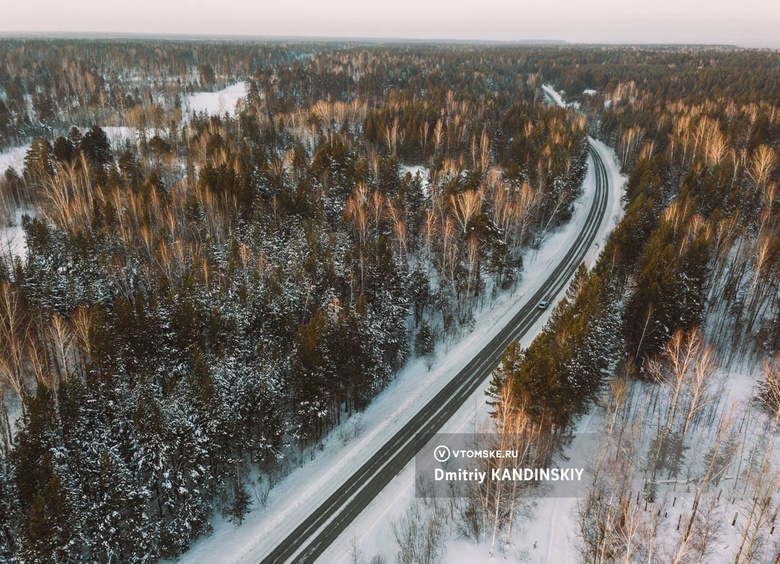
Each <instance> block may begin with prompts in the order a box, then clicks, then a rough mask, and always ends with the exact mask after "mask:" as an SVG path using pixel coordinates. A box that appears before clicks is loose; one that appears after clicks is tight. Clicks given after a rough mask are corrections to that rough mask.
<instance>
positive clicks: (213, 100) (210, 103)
mask: <svg viewBox="0 0 780 564" xmlns="http://www.w3.org/2000/svg"><path fill="white" fill-rule="evenodd" d="M245 97H246V83H245V82H237V83H236V84H233V85H231V86H228V87H227V88H224V89H222V90H218V91H217V92H196V93H194V94H189V95H187V96H185V97H184V99H183V100H182V109H184V110H185V111H186V114H187V115H192V113H193V112H195V113H198V114H199V113H202V112H205V113H207V114H209V115H224V114H225V113H228V114H231V115H232V114H235V113H236V104H237V103H238V101H239V100H242V99H243V98H245Z"/></svg>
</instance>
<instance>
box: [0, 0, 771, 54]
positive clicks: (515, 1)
mask: <svg viewBox="0 0 780 564" xmlns="http://www.w3.org/2000/svg"><path fill="white" fill-rule="evenodd" d="M0 31H3V32H35V31H45V32H97V33H99V32H106V33H152V34H198V35H203V34H216V35H261V36H274V35H276V36H318V37H323V36H326V37H381V38H416V39H488V40H505V41H512V40H524V39H562V40H566V41H570V42H586V43H594V42H595V43H599V42H607V43H728V44H737V45H745V46H760V47H780V1H778V0H642V1H641V2H639V3H637V2H636V0H550V1H547V0H533V1H530V0H468V1H466V0H292V1H285V0H273V1H270V0H121V1H120V0H0Z"/></svg>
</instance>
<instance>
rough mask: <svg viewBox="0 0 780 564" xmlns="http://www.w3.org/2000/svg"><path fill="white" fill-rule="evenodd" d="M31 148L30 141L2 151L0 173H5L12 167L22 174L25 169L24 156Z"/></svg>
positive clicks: (0, 154)
mask: <svg viewBox="0 0 780 564" xmlns="http://www.w3.org/2000/svg"><path fill="white" fill-rule="evenodd" d="M29 148H30V143H27V144H26V145H21V146H19V147H14V148H12V149H8V150H6V151H3V152H2V153H0V174H5V171H6V170H8V168H9V167H10V168H13V169H14V170H15V171H16V172H18V173H19V174H20V175H21V174H22V170H23V169H24V156H25V155H26V154H27V150H28V149H29Z"/></svg>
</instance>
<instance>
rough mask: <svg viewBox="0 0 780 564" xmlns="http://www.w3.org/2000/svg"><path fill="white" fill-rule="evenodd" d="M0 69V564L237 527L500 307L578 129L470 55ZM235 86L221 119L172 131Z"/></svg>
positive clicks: (126, 552)
mask: <svg viewBox="0 0 780 564" xmlns="http://www.w3.org/2000/svg"><path fill="white" fill-rule="evenodd" d="M0 57H2V59H3V61H4V62H3V67H2V68H4V69H7V70H8V74H6V75H5V76H3V77H2V78H1V80H0V87H2V90H3V92H4V93H5V94H4V96H3V106H2V107H1V108H0V109H1V110H2V115H3V116H4V117H3V119H4V121H3V127H4V128H5V129H4V130H3V131H12V132H13V135H9V136H6V135H5V133H4V134H3V140H4V142H5V143H8V144H11V143H14V142H16V143H18V142H20V141H24V140H29V139H31V140H32V141H31V142H30V146H29V149H28V150H27V152H26V156H25V158H24V162H23V166H22V167H21V170H16V169H14V168H9V169H8V170H7V171H5V173H4V176H3V180H2V184H1V187H2V201H3V203H4V207H5V209H6V217H7V219H8V221H12V218H13V216H14V210H19V209H22V210H25V213H24V215H23V219H22V227H23V230H24V234H25V253H24V256H18V255H17V256H13V257H12V256H11V255H10V253H6V256H5V259H4V260H3V261H2V263H0V331H2V339H0V343H1V344H0V373H1V374H2V378H3V379H2V382H3V392H4V394H5V396H6V399H7V401H4V402H3V404H2V409H3V412H2V417H0V420H1V421H2V423H1V424H0V430H1V431H2V433H0V434H1V435H2V468H3V472H2V478H1V479H0V490H2V492H1V493H2V495H0V498H2V500H3V501H2V503H3V509H2V515H3V519H2V523H0V530H2V535H0V538H1V539H2V544H0V553H2V554H4V555H5V556H6V557H8V558H13V559H19V560H23V561H30V562H37V561H50V560H51V559H53V560H55V561H71V560H75V561H82V560H83V561H105V562H108V561H112V560H120V561H156V560H157V559H159V558H161V557H165V558H170V557H174V556H176V555H177V554H180V553H181V552H182V551H184V550H186V549H187V547H188V546H189V545H190V543H191V542H192V541H193V540H194V539H195V538H197V537H198V536H200V535H203V534H205V533H207V532H208V531H209V529H210V522H209V520H210V518H211V516H212V515H213V514H214V513H215V512H217V513H221V514H223V515H226V516H228V517H229V518H231V519H234V520H236V521H237V522H240V521H241V520H242V518H243V516H244V514H245V513H246V511H247V510H248V508H249V507H250V505H251V504H252V503H255V504H256V503H257V498H256V495H254V493H253V492H256V491H257V488H258V487H259V488H261V489H263V488H270V487H272V486H273V484H274V482H275V481H276V480H278V479H279V478H280V477H281V476H283V475H284V473H285V472H287V471H289V469H290V468H291V467H294V466H295V465H296V464H300V463H302V462H303V459H304V451H305V449H306V448H310V447H312V446H314V445H316V444H317V443H318V441H320V440H321V439H322V438H323V437H324V436H325V435H326V434H327V433H328V431H329V430H330V429H332V428H333V427H334V426H337V425H339V424H340V423H341V422H342V420H343V419H345V418H347V417H349V416H350V415H351V414H353V413H355V412H358V411H361V410H363V409H364V408H365V407H366V406H367V405H368V403H369V402H370V401H371V400H372V398H373V397H374V396H375V395H376V394H377V393H378V392H379V391H380V390H382V389H383V387H384V386H386V385H387V383H388V382H389V381H391V379H392V378H393V375H394V373H395V371H396V370H397V369H398V368H399V367H401V366H403V365H404V363H405V362H406V361H407V359H409V358H410V357H411V356H412V355H417V356H426V355H429V354H430V353H431V352H432V351H433V347H434V344H435V343H436V342H437V341H439V340H441V339H444V338H448V337H452V336H453V335H456V334H457V333H458V332H460V331H464V330H468V327H469V326H470V324H471V323H473V308H474V307H475V306H476V304H478V303H482V302H484V301H485V300H490V299H492V297H494V296H495V295H497V294H498V293H500V292H501V291H503V290H506V289H507V288H511V287H512V286H513V285H514V284H516V283H517V281H518V279H519V278H520V277H521V276H522V261H521V259H520V252H521V250H522V249H523V248H525V247H527V246H529V245H535V244H538V240H539V238H540V237H541V236H542V234H543V233H545V231H546V230H549V229H550V228H552V227H554V226H555V225H557V224H560V223H561V222H565V221H566V220H567V218H568V214H569V213H570V206H571V203H572V201H573V200H574V199H575V198H576V197H577V195H578V194H579V190H580V186H581V183H582V178H583V176H584V174H585V159H586V157H587V141H586V131H585V128H586V122H585V118H584V117H582V116H581V115H579V114H577V113H576V112H574V111H572V110H565V109H561V108H555V107H551V106H548V105H545V104H542V103H541V102H540V100H539V93H538V92H537V87H538V85H539V79H540V78H539V76H538V75H537V74H535V73H518V72H517V69H516V67H515V65H514V64H513V61H511V60H507V59H505V58H504V57H503V56H497V55H496V56H493V55H491V56H490V57H489V58H487V59H485V58H484V54H482V53H479V52H476V51H473V50H470V49H467V50H465V51H464V50H463V49H455V48H452V49H450V48H445V49H428V48H419V49H411V48H403V49H374V50H369V49H367V48H364V47H354V46H352V47H343V48H339V49H336V48H335V47H334V46H316V45H306V46H295V45H269V46H258V45H249V44H247V45H244V44H233V43H226V44H192V45H182V44H178V43H175V44H165V43H162V44H155V43H139V44H130V45H128V44H111V43H103V42H96V43H88V44H86V45H82V44H81V43H76V42H69V41H62V42H36V41H20V42H17V41H5V42H3V44H2V50H0ZM63 60H64V61H68V63H67V64H65V65H63V64H62V63H61V61H63ZM11 76H13V77H14V78H13V80H12V79H11ZM239 79H240V80H242V81H245V83H246V96H245V99H244V100H242V101H241V102H240V103H239V107H238V108H237V111H236V112H225V114H224V115H208V114H206V113H205V112H201V113H198V112H191V113H189V112H187V110H186V107H185V108H183V107H182V103H181V101H182V99H183V98H185V97H186V96H187V95H188V94H189V93H191V92H200V91H208V90H209V89H211V90H216V89H219V88H220V87H222V86H224V85H227V84H229V83H232V82H234V81H236V80H239ZM110 128H125V130H129V131H131V132H132V135H131V136H128V137H126V138H125V139H124V142H123V143H114V144H113V145H112V143H111V140H110V138H109V136H108V134H107V133H106V131H111V129H110ZM412 166H415V167H417V168H416V169H415V174H412V173H411V172H409V171H410V167H412ZM418 171H419V172H418Z"/></svg>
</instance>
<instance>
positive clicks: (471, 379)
mask: <svg viewBox="0 0 780 564" xmlns="http://www.w3.org/2000/svg"><path fill="white" fill-rule="evenodd" d="M590 156H591V159H592V162H593V167H594V172H595V174H596V195H595V198H594V200H593V204H592V206H591V208H590V210H589V211H588V216H587V219H586V222H585V226H584V228H583V230H582V232H581V233H580V234H579V236H578V238H577V239H576V241H575V243H574V245H572V247H571V248H570V249H569V250H568V252H567V253H566V255H565V256H564V257H563V258H562V259H561V261H560V262H559V263H558V265H557V266H556V268H555V269H554V270H553V271H552V272H551V273H550V276H549V277H548V278H547V280H546V281H545V283H544V284H543V285H542V287H541V288H540V289H539V290H538V291H537V292H536V293H535V294H534V295H532V296H531V297H530V298H528V300H527V302H526V304H525V305H524V306H523V308H522V309H521V310H520V311H519V312H518V313H517V314H516V315H515V316H514V317H513V318H512V320H511V321H510V322H509V323H508V324H507V325H506V327H504V328H503V329H502V330H501V332H500V333H499V334H498V335H496V336H495V337H494V338H493V339H492V340H491V341H490V343H488V345H487V346H485V347H484V348H483V349H482V350H481V351H479V352H478V353H477V354H476V355H475V356H474V358H473V359H472V360H471V361H470V362H469V363H468V364H467V365H466V367H465V368H463V369H462V370H461V371H460V372H459V373H458V374H457V375H456V376H455V377H454V378H453V379H452V380H451V381H450V382H449V383H448V384H447V385H445V386H444V388H443V389H442V390H441V391H440V392H439V393H438V394H436V396H435V397H434V398H433V399H431V401H430V402H428V404H426V405H425V406H424V407H423V408H422V409H421V410H420V412H419V413H417V415H415V416H414V417H413V418H412V419H411V420H410V421H409V422H408V423H407V424H406V425H405V426H404V427H403V428H402V429H401V430H400V431H398V432H397V433H396V434H395V435H394V436H393V437H392V438H391V439H390V440H388V441H387V442H386V443H385V444H384V445H381V446H380V447H379V448H378V449H377V451H376V453H375V454H374V455H373V456H372V457H371V458H370V459H369V460H368V461H367V462H366V463H365V464H364V465H363V466H362V467H361V468H360V469H358V470H357V471H356V472H355V473H354V474H353V475H352V476H350V477H348V478H347V479H346V480H345V482H344V484H343V485H342V486H341V487H340V488H339V489H338V490H337V491H336V492H334V493H333V495H331V496H330V497H329V498H328V499H327V500H326V501H325V502H324V503H323V504H322V505H320V507H318V508H317V509H316V510H315V511H314V512H313V513H312V514H311V515H309V517H308V518H307V519H306V520H305V521H304V522H303V523H301V524H300V525H299V526H298V527H297V528H296V529H295V530H294V531H293V532H292V533H290V535H288V536H287V538H285V539H284V540H283V541H282V542H281V543H280V544H279V545H278V546H277V547H275V548H274V549H273V551H272V552H271V553H270V554H269V555H268V556H267V557H265V558H264V559H263V560H262V563H263V564H271V563H274V564H276V563H282V562H288V561H291V562H300V563H303V562H315V561H316V560H317V557H318V556H319V555H321V554H322V553H323V552H324V551H325V549H326V548H327V547H328V546H329V545H330V544H331V543H332V542H333V541H334V540H336V538H337V537H338V536H339V535H340V534H341V532H342V531H344V529H346V528H347V526H348V525H349V524H350V523H351V522H352V521H353V520H354V519H355V517H357V516H358V515H359V514H360V512H361V511H363V509H364V508H365V507H366V506H367V505H368V504H369V503H371V500H373V499H374V497H376V495H377V494H379V492H381V491H382V489H384V487H385V486H387V484H389V483H390V481H391V480H392V479H393V478H394V477H395V476H396V475H397V474H398V473H399V472H400V471H401V470H402V469H403V468H404V467H405V466H406V465H407V464H408V463H409V462H410V461H411V460H412V459H413V457H414V455H415V445H423V444H425V443H427V442H428V441H429V440H430V439H431V438H432V436H433V435H434V434H435V433H437V432H438V430H439V429H440V428H441V427H442V425H443V424H444V423H445V422H446V421H448V420H449V419H450V418H451V417H452V416H453V415H454V414H455V413H456V412H457V410H458V409H459V408H460V407H461V405H463V403H464V402H465V401H466V400H467V399H468V398H469V397H470V396H471V395H472V394H473V393H474V392H475V391H476V390H477V388H479V386H480V385H481V384H482V383H483V382H485V380H487V379H488V378H489V377H490V374H491V373H492V371H493V369H494V368H495V366H496V365H497V364H498V362H499V360H500V359H501V355H502V354H503V352H504V350H505V349H506V347H507V346H508V345H509V343H511V342H512V341H513V340H515V339H517V338H519V337H522V336H523V335H525V333H526V332H527V331H528V330H529V329H530V328H531V327H532V326H533V325H534V323H536V321H537V320H538V319H539V317H540V316H541V315H542V314H543V312H542V311H541V310H539V309H538V307H537V305H538V304H539V302H540V301H542V300H550V301H552V300H553V299H554V298H555V296H557V295H558V294H559V293H560V292H561V291H563V290H564V288H565V287H566V286H567V285H568V282H569V280H571V277H572V275H573V274H574V272H575V271H576V270H577V267H578V266H579V265H580V263H581V262H582V260H583V259H584V257H585V254H586V253H587V251H588V249H589V248H590V246H591V245H592V244H593V241H594V239H595V237H596V233H597V232H598V229H599V226H600V225H601V221H602V219H603V218H604V215H605V213H606V209H607V200H608V198H607V191H608V189H609V186H608V180H607V171H606V167H605V166H604V163H603V161H602V160H601V157H600V156H599V155H598V153H597V152H596V150H595V149H593V147H591V148H590Z"/></svg>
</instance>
